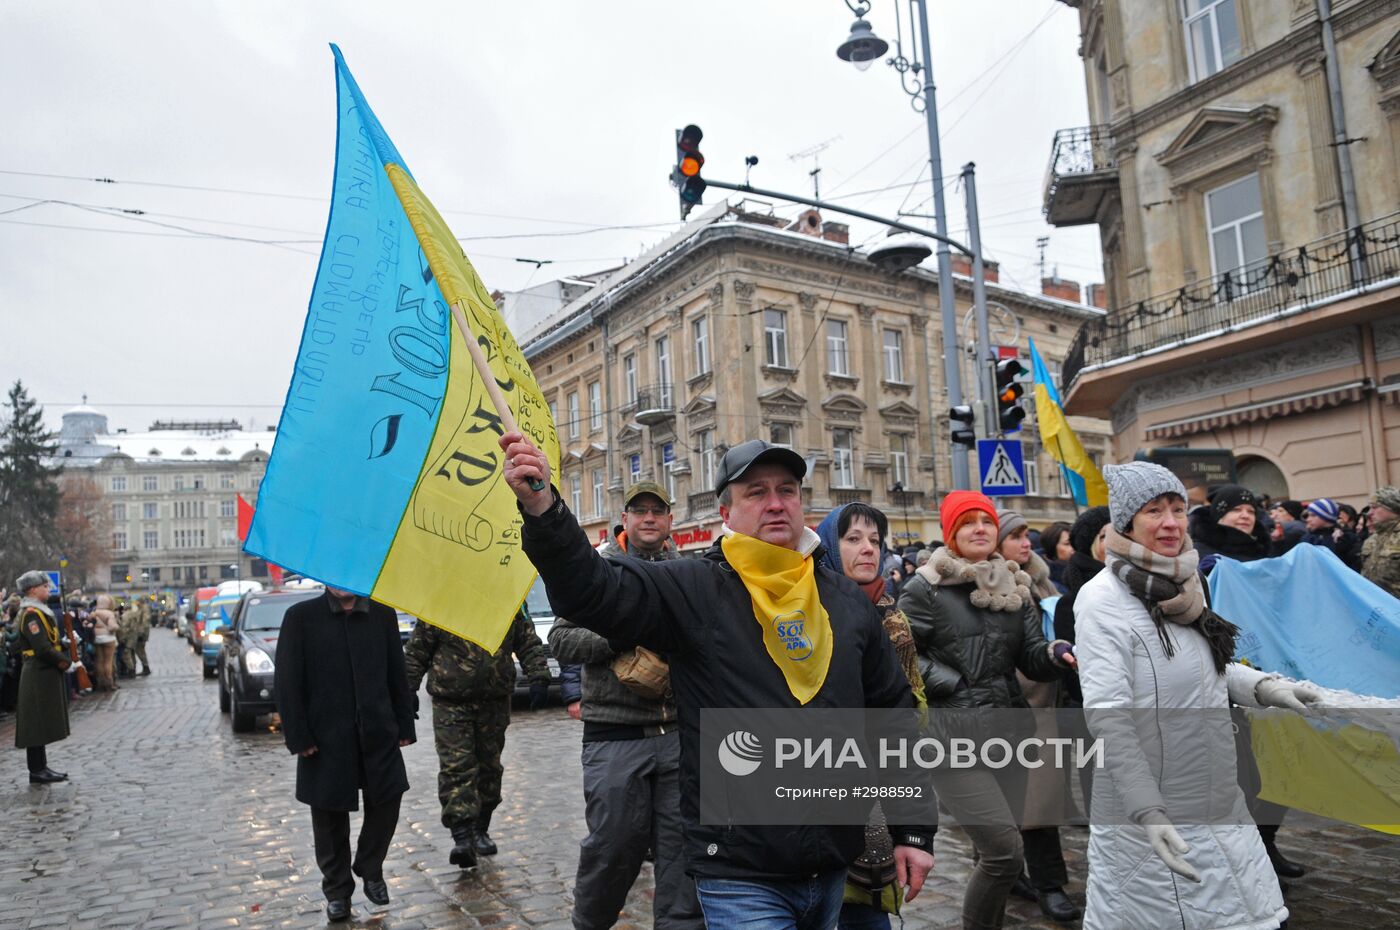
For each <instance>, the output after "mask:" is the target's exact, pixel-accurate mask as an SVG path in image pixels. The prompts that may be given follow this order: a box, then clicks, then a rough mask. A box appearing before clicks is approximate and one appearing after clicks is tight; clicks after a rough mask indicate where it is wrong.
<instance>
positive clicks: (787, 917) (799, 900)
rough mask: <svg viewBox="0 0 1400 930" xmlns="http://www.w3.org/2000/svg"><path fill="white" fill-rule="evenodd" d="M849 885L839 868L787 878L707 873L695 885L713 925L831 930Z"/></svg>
mask: <svg viewBox="0 0 1400 930" xmlns="http://www.w3.org/2000/svg"><path fill="white" fill-rule="evenodd" d="M845 884H846V870H845V869H839V870H837V871H834V872H825V873H823V874H820V875H817V876H815V877H813V878H803V879H797V880H794V881H782V882H777V881H769V882H763V881H744V880H742V879H731V878H702V879H699V880H697V881H696V883H695V890H696V892H697V893H698V894H699V897H700V909H701V910H702V911H703V912H704V914H705V926H706V927H709V928H711V930H730V928H739V930H831V928H832V927H835V926H836V915H837V914H838V913H839V912H840V910H841V893H842V891H843V890H844V889H845Z"/></svg>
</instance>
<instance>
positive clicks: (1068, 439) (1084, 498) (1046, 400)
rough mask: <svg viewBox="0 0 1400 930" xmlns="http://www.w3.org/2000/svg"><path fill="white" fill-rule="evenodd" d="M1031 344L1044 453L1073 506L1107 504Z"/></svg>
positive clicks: (1100, 482)
mask: <svg viewBox="0 0 1400 930" xmlns="http://www.w3.org/2000/svg"><path fill="white" fill-rule="evenodd" d="M1030 343H1031V374H1032V376H1033V377H1034V378H1035V419H1036V422H1037V423H1038V424H1040V441H1041V442H1042V443H1044V444H1045V448H1046V450H1048V451H1049V453H1050V454H1051V455H1052V456H1054V458H1055V461H1057V462H1059V463H1060V469H1061V471H1063V472H1064V476H1065V480H1066V481H1067V482H1069V488H1070V493H1071V494H1073V495H1074V502H1075V503H1076V504H1078V505H1079V506H1081V507H1086V506H1087V507H1097V506H1099V505H1101V504H1107V503H1108V485H1106V484H1104V480H1103V475H1101V474H1099V469H1098V467H1097V466H1096V465H1094V460H1093V459H1091V458H1089V453H1087V452H1085V451H1084V446H1083V445H1082V444H1080V442H1079V437H1078V436H1076V435H1075V434H1074V430H1072V429H1070V427H1069V419H1068V418H1067V417H1066V416H1065V411H1064V407H1063V406H1062V405H1061V404H1060V392H1059V391H1058V390H1056V389H1055V382H1054V381H1052V380H1051V379H1050V370H1049V369H1048V368H1046V367H1045V359H1043V358H1041V357H1040V351H1039V350H1038V349H1036V347H1035V340H1034V339H1032V340H1031V341H1030Z"/></svg>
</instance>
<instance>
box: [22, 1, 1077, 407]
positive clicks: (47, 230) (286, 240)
mask: <svg viewBox="0 0 1400 930" xmlns="http://www.w3.org/2000/svg"><path fill="white" fill-rule="evenodd" d="M930 7H931V9H932V31H933V44H934V52H935V56H936V57H935V62H934V72H935V78H936V80H937V84H938V88H939V114H940V120H941V122H942V132H943V169H944V174H945V175H956V174H957V172H958V170H959V169H960V168H961V166H962V165H963V164H964V163H965V162H967V161H970V160H971V161H976V162H977V166H978V193H979V200H980V205H981V211H982V224H983V242H984V245H985V250H986V252H987V254H989V255H990V256H991V257H993V258H997V259H1000V260H1001V261H1002V263H1003V264H1002V268H1003V271H1002V281H1003V283H1006V284H1009V285H1011V286H1022V287H1024V288H1025V289H1034V288H1035V286H1036V281H1037V276H1038V271H1037V267H1036V244H1035V241H1036V238H1037V237H1038V236H1041V235H1048V236H1049V237H1050V245H1049V248H1048V251H1047V261H1048V263H1049V264H1050V265H1052V266H1058V267H1059V270H1060V272H1061V274H1062V275H1063V276H1065V277H1072V278H1075V279H1077V280H1079V281H1081V282H1089V281H1098V280H1101V271H1100V256H1099V251H1098V235H1097V230H1096V229H1094V228H1087V229H1070V230H1052V229H1051V228H1049V227H1047V226H1046V225H1045V224H1044V222H1043V220H1042V219H1041V214H1040V207H1041V186H1042V183H1043V180H1044V174H1045V166H1046V162H1047V160H1048V158H1049V154H1050V144H1051V138H1052V136H1053V135H1054V132H1055V130H1056V129H1059V128H1063V127H1071V126H1080V125H1083V124H1084V123H1085V122H1087V109H1086V106H1085V102H1084V97H1085V91H1084V82H1083V77H1082V70H1081V63H1080V60H1079V57H1078V55H1077V53H1076V50H1077V48H1078V45H1079V38H1078V24H1077V17H1076V15H1075V12H1074V11H1073V10H1072V9H1070V8H1068V7H1066V6H1065V5H1064V4H1062V3H1058V2H1055V0H987V2H982V3H954V2H951V0H930ZM687 11H694V12H695V13H697V14H698V15H694V16H691V15H687ZM852 18H853V17H852V16H851V14H850V12H849V11H848V10H847V8H846V6H845V4H844V3H843V2H841V0H708V2H705V3H694V2H691V3H685V4H682V3H674V2H664V0H646V2H640V0H638V2H627V0H620V2H612V3H606V4H605V3H598V2H583V0H573V2H565V0H548V2H544V0H540V2H535V0H514V2H511V3H492V4H486V3H480V2H476V0H471V2H460V0H459V2H450V3H449V2H445V0H443V2H404V3H400V4H395V5H393V6H390V5H388V4H385V3H383V2H382V0H381V2H374V3H368V2H338V3H334V4H332V3H329V2H324V3H323V2H296V3H286V2H280V0H278V2H273V0H239V2H222V3H220V2H207V0H200V2H190V0H169V2H147V0H141V2H131V3H121V4H114V3H111V2H110V0H107V2H53V3H28V4H21V3H10V4H7V5H6V9H5V14H4V28H3V29H0V86H3V87H5V88H6V94H5V119H4V126H5V131H4V142H3V144H0V322H3V327H0V378H3V380H4V381H5V383H6V385H8V384H9V383H10V382H11V381H13V379H14V378H16V377H18V378H21V379H23V380H24V382H25V383H26V385H28V386H29V388H30V390H31V392H32V393H33V394H34V395H35V396H36V397H37V398H38V400H39V401H40V402H41V403H42V404H44V405H45V407H46V413H47V418H48V421H49V423H50V425H51V426H52V427H54V428H57V426H58V425H59V422H60V419H59V418H60V416H61V415H62V412H63V410H64V409H66V408H67V407H68V406H70V405H71V404H74V403H77V402H78V400H79V398H80V397H81V396H82V395H84V394H86V395H87V396H88V401H89V403H90V404H91V405H93V406H96V407H98V408H100V409H102V410H104V411H105V412H106V413H107V414H108V415H109V416H110V418H111V425H112V427H113V428H114V429H115V428H117V427H126V428H128V429H132V430H133V431H134V430H138V429H144V428H145V427H146V426H147V425H148V424H149V423H150V422H151V420H153V419H156V418H168V417H176V418H215V417H219V418H223V417H234V418H236V419H239V420H241V421H242V422H243V423H244V425H245V426H252V427H254V428H258V429H261V428H263V427H265V426H266V425H268V424H271V423H275V422H276V419H277V415H278V410H279V405H280V402H281V400H282V397H283V395H284V393H285V391H286V388H287V383H288V379H289V376H290V372H291V365H292V360H293V358H294V356H295V353H296V346H297V340H298V338H299V336H300V333H301V328H302V322H303V319H304V316H305V312H306V303H307V297H308V295H309V293H310V287H311V283H312V279H313V277H314V274H315V269H316V260H317V255H318V254H319V251H320V240H321V236H322V233H323V232H324V229H325V221H326V211H327V204H328V197H329V192H330V186H331V177H332V159H333V154H334V146H335V81H334V70H333V62H332V57H331V53H330V51H329V49H328V47H327V43H329V42H332V41H334V42H336V43H338V44H339V45H340V47H341V50H342V51H343V52H344V54H345V57H346V61H347V62H348V64H349V65H350V68H351V70H352V71H353V72H354V74H355V76H356V78H357V79H358V81H359V83H360V86H361V88H362V89H363V90H364V92H365V95H366V96H367V98H368V99H369V102H370V104H371V106H373V107H374V109H375V111H376V113H377V115H378V116H379V118H380V120H381V121H382V122H383V124H384V126H385V129H386V130H387V131H388V133H389V135H390V137H391V138H392V139H393V140H394V142H395V143H396V145H397V147H398V149H399V151H400V152H401V153H402V154H403V156H404V158H405V160H406V161H407V163H408V165H409V167H410V168H411V169H412V170H413V172H414V175H415V176H416V177H417V179H418V182H419V184H420V185H421V186H422V188H423V190H424V191H425V192H426V193H427V195H428V196H429V197H430V198H431V199H432V200H433V201H434V203H436V205H437V206H438V208H439V209H440V210H441V211H442V213H443V214H444V216H445V218H446V219H447V221H448V222H449V224H451V226H452V228H453V230H454V232H455V233H456V234H457V235H458V236H459V237H460V238H462V239H463V240H464V247H465V248H466V251H467V254H468V255H469V256H470V257H471V259H472V260H473V262H474V263H475V264H476V267H477V269H478V270H479V271H480V273H481V275H482V277H483V279H484V280H485V281H486V284H487V286H488V287H491V288H493V289H502V290H514V289H519V288H521V287H524V286H526V285H529V284H533V283H539V282H542V281H545V280H548V279H549V278H551V277H561V276H565V275H570V274H578V273H581V272H586V271H590V270H596V269H599V268H604V267H608V266H611V265H613V264H616V263H618V262H621V261H623V260H624V259H626V258H629V257H635V256H636V255H638V254H639V253H641V252H642V251H644V250H645V249H646V248H647V247H648V246H650V245H651V244H654V243H655V242H656V241H658V240H659V239H661V238H663V237H664V236H665V235H667V234H668V233H669V232H671V231H672V230H674V229H676V228H677V210H676V196H675V193H674V191H673V190H672V189H671V188H670V187H669V186H668V184H667V183H666V175H667V173H668V172H669V170H670V166H671V162H672V160H673V156H674V148H673V135H672V133H673V130H674V129H675V128H676V127H678V126H681V125H683V124H685V123H687V122H694V123H698V124H699V125H700V126H701V127H702V128H703V129H704V131H705V142H704V145H703V150H704V153H705V156H706V159H707V160H706V165H705V174H706V176H708V177H713V178H719V179H725V180H733V181H741V180H742V178H743V173H744V165H743V162H744V157H745V156H746V155H757V156H758V157H759V159H760V162H759V165H758V166H757V168H755V169H754V170H753V174H752V182H753V183H754V184H755V185H756V186H760V187H767V188H773V189H778V190H793V191H802V192H804V193H810V191H811V179H810V178H809V177H808V175H807V172H808V171H810V170H811V169H812V167H813V161H812V159H811V158H810V157H809V158H797V159H792V158H790V157H789V156H790V155H791V154H793V153H797V152H800V151H802V150H804V149H808V148H811V147H814V146H818V145H820V144H822V143H828V142H829V145H827V147H826V148H825V150H824V151H822V152H821V153H820V155H819V156H818V157H819V159H820V165H821V168H822V172H821V175H820V181H821V190H822V194H823V196H824V197H832V198H841V202H842V203H844V204H846V205H849V206H855V207H858V208H860V209H864V210H868V211H870V212H874V213H880V214H885V215H889V214H893V213H894V212H896V211H898V210H899V209H901V207H902V208H903V209H905V210H910V211H913V212H924V213H926V212H930V211H931V207H930V204H929V200H930V196H931V195H930V188H929V184H928V171H927V158H928V152H927V144H926V137H925V134H924V130H923V125H924V124H923V117H922V116H921V115H920V114H917V113H915V112H914V111H913V110H912V109H911V108H910V106H909V103H908V98H907V97H906V96H905V95H904V94H903V93H902V92H901V91H900V89H899V86H898V80H897V76H896V74H895V73H894V71H893V69H891V68H889V67H887V66H885V65H884V64H883V63H877V64H876V65H874V66H873V67H871V68H870V69H869V70H868V71H866V72H864V73H858V72H857V71H856V70H855V69H854V68H852V67H851V66H850V65H848V64H845V63H843V62H841V61H839V60H838V59H837V58H836V56H835V49H836V46H837V45H838V44H840V42H841V41H843V39H844V38H845V36H846V33H847V31H848V29H849V26H850V23H851V20H852ZM869 19H870V21H871V23H872V24H873V26H874V28H875V31H876V32H877V33H878V34H880V35H881V36H882V37H885V38H886V39H889V40H891V41H893V39H894V33H895V18H894V5H893V4H892V3H886V2H877V4H876V7H875V9H874V11H873V12H872V13H871V15H870V17H869ZM906 30H907V26H906ZM905 39H906V49H908V52H907V53H909V54H912V49H910V48H909V46H908V39H909V35H908V32H907V31H906V32H905ZM52 176H64V177H52ZM93 178H110V179H112V180H114V181H116V182H117V183H114V184H108V183H96V182H94V181H92V180H90V179H93ZM916 182H917V183H916ZM211 188H213V189H218V190H210V189H211ZM867 191H874V193H862V192H867ZM721 193H723V192H721V191H718V190H714V191H712V192H711V195H710V196H708V197H707V198H706V199H707V202H716V201H717V200H718V196H719V195H720V194H721ZM45 201H48V202H45ZM54 201H58V202H54ZM113 208H117V209H120V210H126V211H144V212H143V213H141V214H139V215H138V214H135V213H116V212H114V211H113ZM778 209H779V211H780V212H783V213H785V214H788V215H791V214H795V213H796V212H797V209H798V208H793V207H788V206H783V205H779V206H778ZM948 210H949V214H950V227H951V229H952V231H953V233H954V235H955V237H956V236H958V235H960V234H961V232H962V231H963V230H964V228H965V220H964V216H965V214H964V204H963V198H962V194H961V192H960V191H959V190H958V189H956V188H954V187H952V186H950V187H949V188H948ZM833 218H834V219H841V218H840V217H833ZM915 222H917V221H915ZM600 227H628V228H622V229H616V228H614V229H601V230H600V229H599V228H600ZM853 233H854V235H853V240H855V241H861V240H865V239H870V238H872V237H874V236H876V235H878V234H879V231H878V230H877V229H876V228H875V227H873V226H868V225H862V224H856V226H855V228H854V229H853ZM248 240H252V241H248ZM517 258H526V259H532V260H542V261H543V260H548V261H551V262H553V264H546V265H544V266H543V267H542V268H536V266H535V265H533V264H527V263H522V262H519V261H516V259H517Z"/></svg>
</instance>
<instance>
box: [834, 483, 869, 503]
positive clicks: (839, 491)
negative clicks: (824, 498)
mask: <svg viewBox="0 0 1400 930" xmlns="http://www.w3.org/2000/svg"><path fill="white" fill-rule="evenodd" d="M870 496H871V494H870V489H869V488H832V489H831V506H833V507H843V506H845V505H846V504H868V503H870Z"/></svg>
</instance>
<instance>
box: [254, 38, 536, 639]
mask: <svg viewBox="0 0 1400 930" xmlns="http://www.w3.org/2000/svg"><path fill="white" fill-rule="evenodd" d="M331 51H332V52H334V53H335V70H336V79H337V86H338V102H339V127H338V132H337V139H336V156H335V184H334V192H333V196H332V201H331V211H330V220H329V223H328V224H327V228H326V240H325V244H324V246H323V247H322V250H321V262H320V267H319V269H318V270H317V273H316V282H315V284H314V285H313V286H312V290H311V305H310V308H309V309H308V311H307V315H306V323H305V327H304V328H303V330H302V337H301V349H300V352H299V353H298V355H297V360H296V366H295V368H294V369H293V372H292V381H291V386H290V388H289V389H288V391H287V400H286V405H285V406H284V408H283V411H282V419H281V422H280V423H279V425H278V428H277V437H276V442H275V444H274V446H273V450H272V457H271V460H270V461H269V462H268V466H267V474H266V476H265V477H264V479H263V482H262V486H261V488H260V490H259V494H258V508H257V513H256V514H255V516H254V518H253V525H252V527H251V529H250V531H249V534H248V540H247V544H246V548H247V550H248V551H249V552H253V553H255V554H257V555H259V556H261V557H263V558H265V559H268V560H269V561H272V562H276V563H277V564H278V565H282V566H285V567H286V568H288V569H290V570H293V571H297V572H301V573H302V574H304V575H307V576H308V577H311V578H315V579H319V580H321V581H324V582H326V583H327V584H331V585H334V586H335V587H339V588H345V589H347V590H350V591H354V592H357V593H359V594H366V595H369V596H370V597H372V598H374V599H375V600H377V601H381V602H383V603H385V604H389V605H391V606H394V607H397V608H399V609H401V610H405V611H407V612H409V613H411V614H414V615H415V616H417V617H419V618H420V619H421V620H424V621H427V622H428V623H431V624H432V625H434V626H438V627H442V628H443V629H446V630H449V631H451V632H453V633H456V634H458V635H459V636H464V637H466V638H467V639H470V640H472V641H474V642H476V643H478V644H480V645H482V646H484V647H486V648H488V649H491V650H493V651H494V650H495V649H496V648H497V647H498V646H499V645H500V643H501V640H502V638H503V637H504V636H505V633H506V630H507V629H508V628H509V627H510V624H511V621H512V619H513V617H514V615H515V612H516V610H517V609H518V608H519V606H520V603H521V602H522V601H523V600H524V598H525V593H526V591H527V590H528V589H529V586H530V584H531V582H532V581H533V580H534V577H535V570H534V568H533V566H531V564H530V562H529V561H528V560H527V559H526V558H525V555H524V553H523V552H522V551H521V549H520V525H521V519H520V513H519V511H518V509H517V508H516V503H515V496H514V494H512V493H511V491H510V489H509V488H508V487H507V486H506V484H505V481H504V479H503V476H502V455H501V451H500V448H499V446H498V445H497V444H496V440H497V438H498V437H499V436H500V435H501V433H502V427H501V419H500V416H499V415H498V413H497V411H496V409H495V407H494V406H493V405H492V403H491V400H490V398H489V397H488V396H487V393H486V390H485V387H484V385H483V382H482V380H481V378H480V376H479V375H478V374H477V372H476V369H475V368H474V367H473V364H472V360H471V356H470V354H469V353H468V351H467V346H466V343H465V342H464V341H463V337H462V334H461V332H459V331H458V329H457V328H456V326H455V325H454V323H453V320H452V315H451V313H450V312H449V307H450V306H451V305H452V304H460V305H461V307H462V308H463V310H464V313H465V316H466V318H467V320H468V322H469V323H470V326H471V328H472V331H473V333H474V334H475V338H476V341H477V343H478V344H479V345H480V346H481V348H482V350H483V352H484V353H485V355H486V357H487V359H488V361H489V364H490V368H491V371H492V374H493V376H494V378H495V381H496V383H497V384H498V385H499V386H500V388H501V391H502V393H503V395H504V396H505V399H506V402H507V405H508V406H509V407H510V409H511V412H512V413H513V414H514V416H515V419H516V422H517V424H518V425H519V427H520V429H521V431H522V432H524V433H525V434H526V435H528V436H530V437H531V438H532V439H533V440H534V442H535V443H536V444H537V445H538V446H539V447H540V448H541V449H543V450H545V452H546V454H547V455H548V456H549V460H550V466H551V468H553V469H554V470H555V473H556V474H557V473H558V468H559V442H558V438H557V437H556V435H555V431H554V423H553V421H552V420H551V418H550V415H549V408H548V406H547V405H546V404H545V400H544V396H543V394H542V393H541V392H540V388H539V385H538V384H536V383H535V379H534V375H533V374H532V373H531V371H530V367H529V365H528V364H527V363H526V361H525V358H524V356H523V355H522V354H521V352H520V347H519V346H518V345H516V342H515V339H514V337H513V336H512V335H511V333H510V330H509V329H508V328H507V327H506V325H505V322H504V321H503V320H502V319H501V316H500V314H499V312H498V311H497V310H496V306H495V302H494V301H492V299H491V297H490V294H489V293H488V291H487V290H486V287H485V286H484V285H483V284H482V283H481V279H480V278H479V277H477V274H476V271H475V270H474V269H473V268H472V265H471V263H470V262H469V261H468V260H467V258H466V256H465V255H464V254H463V253H462V249H461V246H460V245H458V243H457V240H456V239H455V238H454V237H453V235H452V232H451V230H449V229H448V228H447V224H446V223H444V222H443V220H442V217H441V216H439V215H438V212H437V210H435V209H434V208H433V205H432V204H431V203H429V202H428V199H427V198H426V197H425V196H423V193H422V191H420V190H419V189H418V184H417V182H415V181H414V179H413V175H412V174H411V173H410V172H409V170H408V167H407V166H406V165H405V164H404V160H403V158H402V157H401V156H400V155H399V152H398V150H397V149H395V148H394V143H393V142H391V141H390V140H389V137H388V135H386V134H385V132H384V128H383V127H382V126H381V125H380V124H379V120H378V119H376V118H375V115H374V112H373V111H372V110H371V109H370V107H369V104H368V103H367V102H366V101H365V98H364V95H363V94H362V93H361V92H360V88H359V86H358V85H357V84H356V83H355V79H354V77H352V76H351V74H350V70H349V69H348V68H347V67H346V65H345V59H344V58H342V57H341V54H340V49H338V48H336V47H335V46H334V45H332V46H331Z"/></svg>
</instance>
